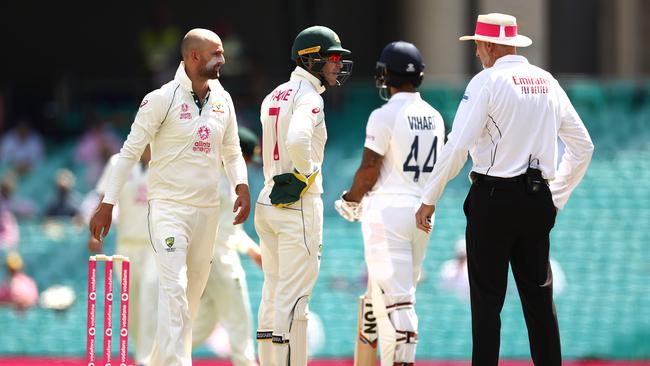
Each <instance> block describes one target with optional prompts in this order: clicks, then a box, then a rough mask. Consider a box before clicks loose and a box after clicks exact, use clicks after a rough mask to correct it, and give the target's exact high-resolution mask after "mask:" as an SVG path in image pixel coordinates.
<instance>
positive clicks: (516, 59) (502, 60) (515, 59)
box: [493, 55, 528, 67]
mask: <svg viewBox="0 0 650 366" xmlns="http://www.w3.org/2000/svg"><path fill="white" fill-rule="evenodd" d="M506 62H522V63H526V64H527V63H528V59H527V58H525V57H524V56H520V55H505V56H501V57H499V58H498V59H497V60H496V62H494V66H497V65H499V64H503V63H506ZM494 66H493V67H494Z"/></svg>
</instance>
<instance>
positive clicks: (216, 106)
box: [212, 102, 225, 113]
mask: <svg viewBox="0 0 650 366" xmlns="http://www.w3.org/2000/svg"><path fill="white" fill-rule="evenodd" d="M212 111H213V112H215V113H223V112H224V111H225V110H224V108H223V103H221V102H213V103H212Z"/></svg>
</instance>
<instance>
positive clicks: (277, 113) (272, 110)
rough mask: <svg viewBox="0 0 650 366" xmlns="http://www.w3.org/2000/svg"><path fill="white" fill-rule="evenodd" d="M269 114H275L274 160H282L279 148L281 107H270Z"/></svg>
mask: <svg viewBox="0 0 650 366" xmlns="http://www.w3.org/2000/svg"><path fill="white" fill-rule="evenodd" d="M269 116H275V147H274V148H273V160H280V150H279V149H278V120H279V119H280V107H271V108H269Z"/></svg>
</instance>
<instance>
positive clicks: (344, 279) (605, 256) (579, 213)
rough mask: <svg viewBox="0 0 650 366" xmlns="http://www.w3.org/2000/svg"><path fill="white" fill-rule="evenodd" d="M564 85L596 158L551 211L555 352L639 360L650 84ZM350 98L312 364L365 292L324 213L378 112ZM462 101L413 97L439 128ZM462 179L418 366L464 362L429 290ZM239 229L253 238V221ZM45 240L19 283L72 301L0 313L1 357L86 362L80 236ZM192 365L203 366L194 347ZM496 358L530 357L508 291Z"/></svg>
mask: <svg viewBox="0 0 650 366" xmlns="http://www.w3.org/2000/svg"><path fill="white" fill-rule="evenodd" d="M563 85H565V86H566V88H567V93H568V94H569V96H570V97H571V98H572V100H573V101H574V103H575V106H576V108H577V109H578V111H579V112H580V114H581V116H582V117H583V119H584V121H585V123H586V125H587V127H588V129H589V131H590V133H591V135H592V137H593V139H594V142H595V145H596V151H595V155H594V159H593V161H592V163H591V166H590V168H589V170H588V172H587V175H586V177H585V179H584V180H583V182H582V184H581V185H580V186H579V187H578V188H577V189H576V191H575V192H574V195H573V196H572V199H571V200H570V202H569V204H568V205H567V207H566V209H565V210H562V211H560V214H559V216H558V218H557V222H556V225H555V229H554V231H553V233H552V249H551V255H552V256H553V258H555V259H556V260H557V261H558V262H559V263H560V264H561V266H562V267H563V269H564V272H565V274H566V280H567V286H566V288H565V290H564V292H563V293H561V294H559V295H558V296H557V298H556V305H557V312H558V318H559V323H560V330H561V334H562V347H563V352H564V355H565V357H566V358H567V359H580V358H613V359H617V358H619V359H628V358H649V357H650V346H649V344H648V340H649V339H650V285H649V283H650V267H648V264H649V263H650V230H649V228H650V193H648V187H649V185H648V182H650V142H649V141H650V139H649V138H650V83H645V84H636V83H631V82H620V83H607V84H603V83H596V82H592V81H578V82H576V81H572V82H567V83H566V84H563ZM348 93H349V94H346V96H345V99H344V100H345V102H344V104H343V105H342V106H341V107H340V108H338V109H336V110H334V111H332V113H329V114H328V121H327V122H328V131H329V133H330V137H329V140H328V146H327V149H328V152H327V157H326V159H327V160H326V165H325V167H324V168H323V174H324V176H325V177H326V180H325V190H326V193H325V195H324V202H325V205H326V218H325V233H324V243H323V259H322V266H321V273H320V277H319V280H318V282H317V284H316V288H315V290H314V295H313V298H312V301H311V309H312V311H314V312H315V313H316V314H318V316H319V317H320V318H321V320H322V321H323V324H324V327H325V332H326V338H325V341H326V343H325V346H324V347H323V348H322V349H320V350H318V354H317V356H319V357H351V355H352V353H353V344H354V342H353V341H354V337H355V332H356V330H355V329H356V314H357V310H356V307H357V297H358V296H359V295H360V294H361V293H363V291H364V289H365V286H366V282H365V281H366V277H365V267H364V263H363V244H362V239H361V232H360V226H359V225H358V224H354V223H348V222H346V221H344V220H342V219H341V218H340V217H338V216H337V215H336V213H335V211H334V210H333V209H332V202H333V201H334V200H335V199H336V198H337V197H338V195H339V194H340V192H341V191H342V190H343V189H346V188H347V187H349V185H350V183H351V181H352V175H353V174H354V172H355V170H356V168H357V167H358V165H359V162H360V157H361V151H362V144H363V138H364V128H365V121H366V120H367V116H368V113H369V112H370V111H371V110H372V109H373V108H375V107H377V106H379V105H380V104H381V101H380V100H379V99H378V98H377V96H376V91H375V90H374V89H370V88H368V87H367V86H356V87H354V86H351V87H350V90H349V91H348ZM461 93H462V86H443V87H436V88H433V87H431V88H427V89H426V90H423V93H422V94H423V96H424V98H425V99H427V100H429V101H430V102H431V103H432V104H433V105H434V106H436V107H439V108H440V110H441V112H442V113H443V116H444V117H445V119H446V120H447V125H448V126H450V125H451V120H452V119H453V115H454V112H455V108H456V106H457V103H458V99H459V98H460V94H461ZM69 157H70V147H69V146H68V145H65V146H61V147H59V148H57V149H53V150H52V153H50V154H48V159H47V161H46V162H45V163H44V167H43V169H41V170H39V171H38V172H35V173H34V176H29V177H27V178H26V181H25V182H24V184H22V183H21V187H20V192H21V193H22V194H25V195H29V196H31V197H39V195H45V196H47V195H48V194H52V192H51V191H48V190H50V189H51V183H50V182H51V180H52V176H53V174H54V173H53V172H54V171H55V170H56V169H57V168H58V167H61V166H66V165H68V166H69V165H70V164H71V163H70V159H69ZM72 167H73V168H75V167H74V166H72ZM75 169H81V168H79V167H77V168H75ZM467 172H468V167H467V166H466V167H465V168H464V170H463V172H461V174H460V176H459V177H457V178H456V179H455V180H453V181H452V182H451V183H450V185H449V186H448V188H447V190H446V191H445V194H444V195H443V198H442V200H441V201H440V202H439V205H438V208H437V211H436V212H437V213H436V215H437V217H436V222H435V227H434V231H433V235H432V237H431V242H430V245H429V250H428V255H427V259H426V261H425V265H424V276H423V280H422V281H421V283H420V284H419V288H418V298H417V305H416V308H417V310H418V314H419V316H420V340H419V342H420V343H419V347H418V357H419V358H423V359H434V358H435V359H466V358H468V357H469V355H470V353H471V319H470V312H469V304H468V303H467V302H464V301H462V300H459V299H458V298H456V297H455V296H454V295H452V294H448V293H446V292H445V291H443V290H442V289H441V288H440V286H439V282H438V272H439V269H440V265H441V264H442V262H443V261H445V260H447V259H449V258H451V257H453V252H454V243H455V241H456V240H457V239H458V238H459V237H461V236H462V235H463V233H464V228H465V218H464V216H463V212H462V208H461V206H462V201H463V199H464V198H465V194H466V192H467V188H468V186H469V183H468V181H467V179H466V178H465V177H466V175H467ZM261 182H262V178H261V172H260V171H259V170H256V171H251V188H252V189H251V190H252V192H253V195H254V196H255V194H256V192H258V191H259V188H260V186H261ZM246 229H247V231H248V232H249V233H251V235H252V236H253V237H256V235H255V234H254V230H253V225H252V220H249V221H248V222H247V224H246ZM56 234H57V231H56V230H45V229H44V227H43V225H42V224H40V223H38V222H24V223H21V237H22V240H21V243H20V248H19V249H20V252H21V254H22V255H23V257H24V259H25V264H26V270H27V272H28V273H30V274H31V275H32V276H34V277H35V279H36V281H37V283H38V285H39V288H40V290H41V291H42V290H44V289H45V288H47V287H49V286H51V285H54V284H67V285H70V286H72V287H73V288H74V289H75V291H76V293H77V301H76V302H75V303H74V305H73V306H72V308H70V309H69V310H68V311H65V312H60V313H58V312H53V311H50V310H46V309H42V308H34V309H30V310H28V311H26V312H24V313H17V312H15V311H13V310H12V309H8V308H0V329H1V330H2V331H0V354H3V355H6V354H13V355H22V354H30V355H82V354H83V353H84V347H85V333H84V331H85V329H86V328H85V327H86V301H85V294H86V269H87V267H86V264H87V257H88V255H89V253H88V251H87V250H86V247H85V240H86V238H87V232H86V230H85V228H77V227H75V226H74V225H72V224H71V223H66V224H64V225H63V226H62V227H61V229H60V230H59V231H58V235H56ZM109 239H110V238H109ZM108 242H109V243H112V240H109V241H108ZM111 245H112V244H111ZM112 248H113V247H112V246H109V247H108V248H107V251H108V252H110V251H111V250H112ZM3 258H4V254H2V253H0V259H3ZM243 263H244V266H245V268H246V269H247V273H248V281H249V284H248V287H249V289H250V297H251V303H252V305H253V313H254V314H255V313H256V311H257V308H258V304H259V300H260V291H261V286H262V280H263V276H262V274H261V271H260V270H259V269H258V268H256V266H255V265H254V264H253V263H251V262H250V261H249V260H248V259H243ZM3 276H4V273H3V274H0V277H3ZM511 282H512V278H511ZM98 307H99V308H98V311H99V313H98V314H101V311H103V305H102V304H100V303H99V302H98ZM114 318H117V313H116V314H115V315H114ZM99 319H101V317H99ZM195 353H196V354H197V355H199V356H208V355H209V351H207V349H205V348H201V349H199V350H198V351H196V352H195ZM501 355H502V357H504V358H528V357H529V349H528V337H527V333H526V327H525V323H524V320H523V315H522V311H521V305H520V302H519V299H518V295H517V293H516V290H515V289H514V287H513V288H511V289H510V290H509V291H508V295H507V299H506V303H505V306H504V309H503V313H502V344H501Z"/></svg>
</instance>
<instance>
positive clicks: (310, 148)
mask: <svg viewBox="0 0 650 366" xmlns="http://www.w3.org/2000/svg"><path fill="white" fill-rule="evenodd" d="M324 91H325V87H324V86H322V84H321V81H320V80H319V79H318V78H317V77H315V76H313V75H312V74H310V73H309V72H307V71H306V70H304V69H303V68H301V67H298V66H296V69H295V70H294V71H293V72H292V73H291V78H290V79H289V81H288V82H286V83H284V84H281V85H280V86H278V87H276V88H275V89H274V90H273V91H272V92H271V93H270V94H269V95H267V96H266V98H264V101H263V102H262V106H261V110H260V121H261V122H262V130H263V136H262V158H263V160H264V188H262V191H261V192H260V195H259V198H258V202H260V203H263V204H269V205H270V204H271V201H270V199H269V194H270V193H271V189H272V188H273V177H274V176H276V175H278V174H283V173H289V172H291V171H293V169H294V168H295V169H297V170H298V171H299V172H301V173H303V174H311V173H312V172H314V171H315V170H317V169H320V167H321V165H322V164H323V154H324V151H325V141H326V140H327V130H326V127H325V114H324V113H323V98H322V97H321V96H320V94H321V93H322V92H324ZM307 193H317V194H320V193H323V179H322V175H321V174H319V175H318V176H317V177H316V180H315V181H314V183H313V184H312V185H311V187H310V188H309V190H308V191H307Z"/></svg>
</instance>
